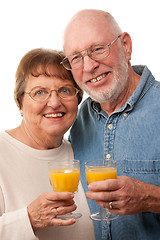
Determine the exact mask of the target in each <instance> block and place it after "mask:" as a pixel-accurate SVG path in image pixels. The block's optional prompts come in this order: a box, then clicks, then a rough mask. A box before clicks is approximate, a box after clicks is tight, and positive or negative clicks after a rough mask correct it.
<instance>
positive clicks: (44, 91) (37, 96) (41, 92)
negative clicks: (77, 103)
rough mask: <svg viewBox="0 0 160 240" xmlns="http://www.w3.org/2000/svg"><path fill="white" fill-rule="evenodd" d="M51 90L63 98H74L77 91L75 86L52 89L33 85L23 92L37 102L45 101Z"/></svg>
mask: <svg viewBox="0 0 160 240" xmlns="http://www.w3.org/2000/svg"><path fill="white" fill-rule="evenodd" d="M53 91H55V92H56V93H57V96H59V97H60V98H62V99H65V100H70V99H72V98H74V97H75V96H76V95H77V94H78V92H79V90H78V89H77V88H75V87H73V86H69V85H68V86H63V87H60V88H58V89H53V90H51V89H48V88H42V87H35V88H33V89H32V90H31V91H30V92H24V93H26V94H28V95H29V96H30V97H31V98H32V99H33V100H35V101H37V102H45V101H46V100H48V99H49V98H50V96H51V94H52V92H53Z"/></svg>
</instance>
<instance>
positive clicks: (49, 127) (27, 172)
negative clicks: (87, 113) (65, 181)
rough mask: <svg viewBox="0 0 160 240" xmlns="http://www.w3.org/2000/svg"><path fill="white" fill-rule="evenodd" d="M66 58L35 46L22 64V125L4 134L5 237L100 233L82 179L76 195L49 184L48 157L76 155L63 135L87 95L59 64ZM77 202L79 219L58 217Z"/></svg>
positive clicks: (1, 219) (0, 228)
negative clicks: (92, 217) (60, 190)
mask: <svg viewBox="0 0 160 240" xmlns="http://www.w3.org/2000/svg"><path fill="white" fill-rule="evenodd" d="M63 58H64V55H63V53H62V52H58V51H54V50H46V49H41V48H39V49H33V50H31V51H29V52H28V53H27V54H26V55H25V56H24V57H23V58H22V60H21V61H20V64H19V66H18V69H17V72H16V83H15V101H16V103H17V105H18V107H19V109H20V112H21V115H22V117H23V118H22V121H21V124H20V126H18V127H17V128H15V129H12V130H7V131H5V132H2V133H0V153H1V154H0V239H2V240H9V239H12V240H22V239H23V240H34V239H40V240H50V239H52V240H61V239H63V240H65V239H66V240H70V239H76V240H81V239H87V240H89V239H90V240H93V239H94V238H95V235H94V227H93V223H92V221H91V220H89V218H88V215H89V208H88V205H87V201H86V198H85V194H84V191H83V188H82V186H81V184H80V186H79V191H78V193H77V194H76V196H75V198H74V196H73V194H72V193H69V192H59V193H56V192H53V191H52V187H51V186H50V183H49V174H48V162H51V161H54V160H55V159H56V160H57V159H58V160H59V161H61V160H67V159H73V158H74V155H73V151H72V148H71V145H70V143H69V142H67V141H66V140H64V139H63V136H64V134H65V133H66V131H67V130H68V129H69V128H70V127H71V125H72V123H73V122H74V120H75V118H76V115H77V109H78V104H79V103H80V102H81V100H82V95H83V93H82V91H81V89H80V88H79V87H78V86H77V85H76V83H75V82H74V80H73V77H72V75H71V73H70V72H69V71H67V70H65V69H64V68H63V66H62V65H61V64H60V62H61V61H62V59H63ZM11 120H12V119H11ZM74 200H75V201H74ZM76 205H77V206H78V211H79V212H81V213H82V217H81V218H80V219H78V220H77V221H76V220H75V219H73V218H72V219H68V220H61V219H59V218H56V216H57V215H62V214H65V213H68V212H71V211H74V210H75V209H76ZM88 229H89V230H88Z"/></svg>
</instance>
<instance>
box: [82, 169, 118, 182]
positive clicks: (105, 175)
mask: <svg viewBox="0 0 160 240" xmlns="http://www.w3.org/2000/svg"><path fill="white" fill-rule="evenodd" d="M86 177H87V184H90V183H92V182H96V181H103V180H106V179H115V178H117V170H116V168H114V167H100V168H92V169H87V167H86Z"/></svg>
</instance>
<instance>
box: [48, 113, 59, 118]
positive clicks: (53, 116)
mask: <svg viewBox="0 0 160 240" xmlns="http://www.w3.org/2000/svg"><path fill="white" fill-rule="evenodd" d="M44 116H45V117H47V118H56V117H62V116H63V114H62V113H52V114H46V115H44Z"/></svg>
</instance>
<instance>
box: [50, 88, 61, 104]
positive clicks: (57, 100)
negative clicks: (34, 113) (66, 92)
mask: <svg viewBox="0 0 160 240" xmlns="http://www.w3.org/2000/svg"><path fill="white" fill-rule="evenodd" d="M47 105H48V106H50V107H53V108H58V107H59V106H60V105H61V98H60V97H59V96H58V94H57V91H56V90H52V92H51V94H50V97H49V99H48V103H47Z"/></svg>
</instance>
